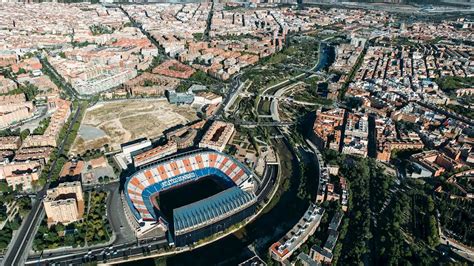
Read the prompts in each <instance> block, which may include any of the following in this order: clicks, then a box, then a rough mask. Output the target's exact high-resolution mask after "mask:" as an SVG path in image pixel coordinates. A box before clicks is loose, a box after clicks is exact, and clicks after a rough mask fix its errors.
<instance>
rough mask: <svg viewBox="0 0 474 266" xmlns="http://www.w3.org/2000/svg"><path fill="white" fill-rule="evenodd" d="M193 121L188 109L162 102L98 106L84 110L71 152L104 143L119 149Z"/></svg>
mask: <svg viewBox="0 0 474 266" xmlns="http://www.w3.org/2000/svg"><path fill="white" fill-rule="evenodd" d="M196 119H197V116H196V111H195V110H194V109H193V108H191V107H190V106H175V105H171V104H169V103H168V102H167V101H166V100H164V99H163V100H162V99H159V100H157V99H149V100H124V101H117V102H108V103H98V104H96V105H95V106H93V107H91V108H89V109H88V110H87V111H86V114H85V116H84V119H83V121H82V124H81V129H80V130H79V134H78V137H77V138H76V140H75V142H74V145H73V147H72V149H71V153H73V154H77V153H83V152H84V151H85V150H87V149H97V148H101V147H103V146H104V145H105V144H109V147H110V148H112V149H113V150H118V149H120V144H122V143H124V142H127V141H130V140H133V139H136V138H140V137H148V138H155V137H157V136H159V135H161V134H162V132H163V130H165V129H168V128H170V127H173V126H176V125H179V124H185V123H187V122H189V121H193V120H196Z"/></svg>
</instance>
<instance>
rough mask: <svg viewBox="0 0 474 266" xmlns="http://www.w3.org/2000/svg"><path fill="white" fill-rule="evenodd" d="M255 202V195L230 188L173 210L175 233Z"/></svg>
mask: <svg viewBox="0 0 474 266" xmlns="http://www.w3.org/2000/svg"><path fill="white" fill-rule="evenodd" d="M254 201H255V195H254V194H253V193H248V192H245V191H243V190H242V189H240V188H239V187H231V188H229V189H226V190H224V191H222V192H220V193H217V194H216V195H214V196H211V197H209V198H206V199H203V200H200V201H197V202H194V203H191V204H189V205H186V206H183V207H180V208H177V209H175V210H173V219H174V228H175V232H178V231H180V230H185V229H187V228H194V227H196V226H201V225H206V224H207V222H208V221H210V220H214V219H216V218H225V217H228V216H230V215H231V214H233V213H234V212H235V211H236V210H238V209H241V207H242V208H244V207H247V206H248V205H250V204H251V203H253V202H254Z"/></svg>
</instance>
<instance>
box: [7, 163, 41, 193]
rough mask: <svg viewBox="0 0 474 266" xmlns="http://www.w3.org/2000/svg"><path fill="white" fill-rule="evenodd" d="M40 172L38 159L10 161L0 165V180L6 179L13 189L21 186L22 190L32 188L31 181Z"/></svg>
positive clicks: (36, 178)
mask: <svg viewBox="0 0 474 266" xmlns="http://www.w3.org/2000/svg"><path fill="white" fill-rule="evenodd" d="M40 174H41V164H40V163H39V162H38V161H27V162H12V163H8V164H4V165H0V180H6V181H7V184H8V185H9V186H11V187H13V189H18V186H21V188H22V190H30V189H32V184H33V181H36V180H38V178H39V175H40Z"/></svg>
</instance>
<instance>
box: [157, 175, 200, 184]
mask: <svg viewBox="0 0 474 266" xmlns="http://www.w3.org/2000/svg"><path fill="white" fill-rule="evenodd" d="M195 177H196V174H195V173H187V174H185V175H182V176H178V177H175V178H170V179H167V180H165V181H163V182H161V187H162V188H167V187H169V186H174V185H176V184H179V183H182V182H186V181H188V180H190V179H193V178H195Z"/></svg>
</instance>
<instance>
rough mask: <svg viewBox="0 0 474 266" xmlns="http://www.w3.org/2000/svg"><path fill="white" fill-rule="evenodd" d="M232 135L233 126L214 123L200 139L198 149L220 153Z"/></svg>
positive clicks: (224, 123)
mask: <svg viewBox="0 0 474 266" xmlns="http://www.w3.org/2000/svg"><path fill="white" fill-rule="evenodd" d="M233 134H234V125H233V124H231V123H226V122H222V121H214V122H213V123H212V125H211V126H210V128H209V129H208V130H207V131H206V133H205V134H204V136H203V137H202V140H201V142H199V147H200V148H208V149H213V150H217V151H220V152H222V151H223V150H224V149H225V145H227V143H228V142H229V140H230V139H231V137H232V135H233Z"/></svg>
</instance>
